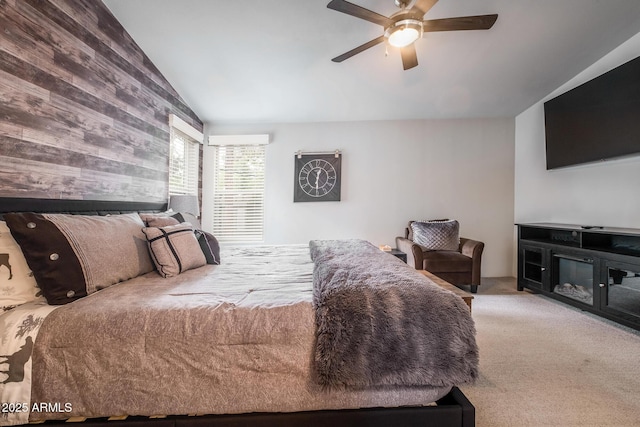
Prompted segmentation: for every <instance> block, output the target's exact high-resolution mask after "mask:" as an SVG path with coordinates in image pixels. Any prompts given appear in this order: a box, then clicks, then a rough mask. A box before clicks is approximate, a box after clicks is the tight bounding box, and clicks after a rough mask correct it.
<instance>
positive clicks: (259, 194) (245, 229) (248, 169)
mask: <svg viewBox="0 0 640 427" xmlns="http://www.w3.org/2000/svg"><path fill="white" fill-rule="evenodd" d="M214 150H215V155H214V158H215V165H214V185H213V234H214V235H215V236H216V238H217V239H218V240H219V241H220V243H230V242H232V243H256V242H262V241H263V235H264V188H265V157H266V145H256V144H249V145H218V146H215V147H214Z"/></svg>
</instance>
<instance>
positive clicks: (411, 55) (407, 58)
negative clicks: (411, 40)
mask: <svg viewBox="0 0 640 427" xmlns="http://www.w3.org/2000/svg"><path fill="white" fill-rule="evenodd" d="M400 55H401V56H402V68H404V69H405V70H408V69H409V68H413V67H416V66H417V65H418V54H417V53H416V45H415V44H410V45H409V46H406V47H403V48H402V49H400Z"/></svg>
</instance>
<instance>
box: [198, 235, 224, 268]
mask: <svg viewBox="0 0 640 427" xmlns="http://www.w3.org/2000/svg"><path fill="white" fill-rule="evenodd" d="M195 233H196V237H197V238H198V243H199V244H200V249H202V253H203V254H204V257H205V258H206V259H207V264H216V265H218V264H220V244H219V243H218V239H216V238H215V237H214V236H213V234H211V233H207V232H206V231H202V230H196V231H195Z"/></svg>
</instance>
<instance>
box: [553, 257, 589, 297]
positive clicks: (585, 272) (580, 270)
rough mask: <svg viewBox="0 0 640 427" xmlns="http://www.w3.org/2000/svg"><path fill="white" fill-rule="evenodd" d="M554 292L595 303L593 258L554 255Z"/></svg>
mask: <svg viewBox="0 0 640 427" xmlns="http://www.w3.org/2000/svg"><path fill="white" fill-rule="evenodd" d="M553 277H554V282H553V283H554V287H553V292H554V293H556V294H558V295H562V296H565V297H567V298H571V299H572V300H576V301H580V302H581V303H584V304H588V305H593V260H592V259H589V258H578V257H573V256H567V255H559V254H554V255H553Z"/></svg>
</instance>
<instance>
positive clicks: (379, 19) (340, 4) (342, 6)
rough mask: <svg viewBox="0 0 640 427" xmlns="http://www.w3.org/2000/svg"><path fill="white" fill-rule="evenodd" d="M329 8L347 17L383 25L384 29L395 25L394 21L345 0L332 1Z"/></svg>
mask: <svg viewBox="0 0 640 427" xmlns="http://www.w3.org/2000/svg"><path fill="white" fill-rule="evenodd" d="M327 7H328V8H329V9H333V10H337V11H338V12H342V13H346V14H347V15H351V16H355V17H356V18H360V19H364V20H365V21H369V22H373V23H374V24H378V25H382V26H383V27H388V26H389V25H391V24H392V23H393V21H392V20H391V19H389V18H387V17H386V16H383V15H380V14H378V13H375V12H372V11H370V10H369V9H365V8H364V7H360V6H358V5H357V4H353V3H349V2H348V1H344V0H331V1H330V2H329V4H328V5H327Z"/></svg>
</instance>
